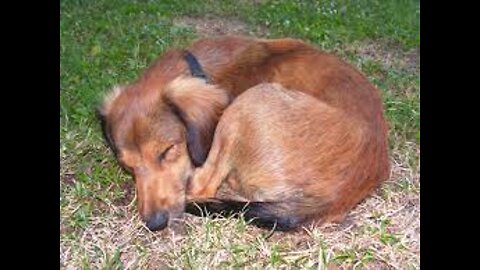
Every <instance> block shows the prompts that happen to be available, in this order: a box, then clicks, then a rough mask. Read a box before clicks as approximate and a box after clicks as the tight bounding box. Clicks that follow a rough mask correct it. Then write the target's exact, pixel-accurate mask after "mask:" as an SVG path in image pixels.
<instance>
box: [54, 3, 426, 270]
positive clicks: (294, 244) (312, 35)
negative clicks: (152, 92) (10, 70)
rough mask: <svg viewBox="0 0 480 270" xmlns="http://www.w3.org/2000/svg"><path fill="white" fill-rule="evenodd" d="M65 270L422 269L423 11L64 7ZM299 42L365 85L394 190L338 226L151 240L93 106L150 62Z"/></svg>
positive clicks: (216, 222) (315, 6) (201, 226)
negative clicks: (218, 46) (240, 44)
mask: <svg viewBox="0 0 480 270" xmlns="http://www.w3.org/2000/svg"><path fill="white" fill-rule="evenodd" d="M60 6H61V15H60V41H61V46H60V86H61V95H60V105H61V114H60V123H61V125H60V138H61V144H60V145H61V147H60V162H61V164H60V165H61V169H60V191H61V193H60V215H61V219H60V264H61V269H245V268H247V269H327V268H328V269H337V268H338V269H419V264H420V180H419V178H420V163H419V155H420V101H419V100H420V50H419V47H420V29H419V28H420V4H419V1H405V0H402V1H400V0H399V1H394V0H388V1H387V0H385V1H381V0H377V1H375V0H363V1H287V0H277V1H262V0H256V1H255V0H252V1H247V0H237V1H233V0H227V1H213V0H209V1H186V0H163V1H147V0H144V1H127V0H108V1H107V0H96V1H93V0H92V1H80V0H77V1H69V0H61V2H60ZM229 33H233V34H247V35H255V36H259V37H285V36H289V37H296V38H301V39H304V40H307V41H309V42H311V43H313V44H316V45H317V46H318V47H319V48H321V49H322V50H325V51H328V52H331V53H334V54H336V55H338V56H339V57H341V58H342V59H344V60H345V61H347V62H349V63H351V64H352V65H354V66H356V67H357V68H358V69H360V70H361V71H363V72H364V73H365V74H366V75H367V76H368V78H369V79H370V80H371V81H372V82H373V83H374V84H375V85H376V86H377V87H378V89H379V90H380V92H381V95H382V98H383V101H384V104H385V113H386V116H387V119H388V122H389V125H390V134H389V139H390V140H389V141H390V154H391V163H392V172H391V178H390V180H389V181H387V182H385V183H384V184H383V185H382V186H381V187H380V188H379V189H378V190H377V192H376V193H375V194H373V195H372V196H370V197H369V198H368V199H367V200H365V201H364V202H362V203H361V204H360V205H358V207H356V208H355V209H354V210H353V211H352V212H351V213H350V214H349V216H348V218H347V220H346V221H345V222H344V223H343V224H339V225H325V226H322V227H309V228H305V229H304V230H301V231H299V232H295V233H281V232H275V233H271V232H269V231H266V230H262V229H258V228H256V227H253V226H249V225H248V224H247V223H246V222H245V220H244V219H242V218H238V219H237V218H216V219H212V218H209V217H204V218H201V217H193V216H187V217H186V226H185V229H184V231H183V232H180V233H178V232H177V233H176V232H174V231H173V230H165V231H162V232H157V233H152V232H150V231H148V230H147V229H146V228H145V227H144V226H143V224H142V222H141V221H140V219H139V218H138V216H137V210H136V204H135V192H134V189H133V181H132V179H131V177H130V176H129V175H128V174H126V173H125V172H124V171H123V170H122V169H121V168H120V167H119V166H118V165H117V163H116V162H115V160H114V158H113V156H112V153H111V152H110V151H109V149H107V147H106V145H105V143H104V141H103V139H102V137H101V132H100V126H99V123H98V121H97V119H96V117H95V108H96V106H97V105H98V104H99V102H100V100H101V97H102V96H103V95H104V94H105V93H106V91H108V90H109V89H111V88H112V87H113V86H114V85H116V84H122V83H127V82H129V81H131V80H134V79H135V78H136V77H137V76H138V74H139V73H140V72H141V71H142V70H143V69H144V68H146V67H147V66H148V65H149V64H150V63H151V62H152V61H153V60H154V59H155V58H156V57H158V55H159V54H161V53H163V52H165V51H166V50H167V49H169V48H171V47H179V46H186V45H188V44H189V43H190V42H191V41H193V40H194V39H195V38H198V37H205V36H212V35H220V34H229Z"/></svg>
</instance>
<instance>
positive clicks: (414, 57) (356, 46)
mask: <svg viewBox="0 0 480 270" xmlns="http://www.w3.org/2000/svg"><path fill="white" fill-rule="evenodd" d="M344 51H346V52H350V53H353V54H356V55H358V56H360V57H361V58H363V59H369V60H374V61H376V62H379V63H382V65H383V66H384V67H385V68H387V69H389V68H399V69H405V70H408V71H415V70H419V69H420V49H419V48H415V49H411V50H409V51H404V50H402V49H401V48H400V47H399V46H398V45H393V44H389V43H387V42H382V41H379V40H377V41H365V42H360V43H353V44H350V45H347V46H346V48H344Z"/></svg>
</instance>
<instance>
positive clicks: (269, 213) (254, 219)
mask: <svg viewBox="0 0 480 270" xmlns="http://www.w3.org/2000/svg"><path fill="white" fill-rule="evenodd" d="M295 208H296V207H295V206H294V205H293V204H292V203H286V202H242V201H234V200H223V199H212V200H206V201H202V202H192V203H189V204H187V209H186V211H187V212H188V213H190V214H194V215H202V213H204V211H206V212H208V213H215V214H222V215H223V216H232V215H234V214H239V213H243V216H244V218H245V219H246V220H248V221H250V222H251V223H252V224H254V225H257V226H259V227H263V228H269V229H274V230H278V231H289V230H293V229H296V228H298V227H299V226H300V225H302V224H303V223H305V222H306V221H307V219H308V217H307V216H305V215H299V213H296V212H295V211H294V209H295Z"/></svg>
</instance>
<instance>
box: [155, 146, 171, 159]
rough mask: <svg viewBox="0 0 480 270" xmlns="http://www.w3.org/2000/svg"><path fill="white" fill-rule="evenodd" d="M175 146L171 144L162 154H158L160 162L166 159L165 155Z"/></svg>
mask: <svg viewBox="0 0 480 270" xmlns="http://www.w3.org/2000/svg"><path fill="white" fill-rule="evenodd" d="M173 146H174V145H173V144H172V145H170V146H169V147H167V148H166V149H165V150H164V151H163V152H162V153H161V154H160V155H158V157H157V160H158V162H162V161H163V160H164V159H165V157H166V156H167V154H168V151H170V150H171V149H172V148H173Z"/></svg>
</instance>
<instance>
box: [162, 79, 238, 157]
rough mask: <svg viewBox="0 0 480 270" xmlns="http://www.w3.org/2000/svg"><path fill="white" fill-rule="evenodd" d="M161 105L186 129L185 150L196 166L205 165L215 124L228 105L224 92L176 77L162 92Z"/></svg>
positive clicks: (201, 83) (208, 85) (199, 81)
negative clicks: (162, 103) (186, 148)
mask: <svg viewBox="0 0 480 270" xmlns="http://www.w3.org/2000/svg"><path fill="white" fill-rule="evenodd" d="M163 99H164V101H165V102H166V103H167V104H169V105H170V106H171V107H172V109H173V111H174V112H175V114H177V115H178V116H179V118H180V119H181V120H182V122H183V123H184V124H185V126H186V129H187V147H188V152H189V155H190V158H191V159H192V162H193V164H194V165H195V166H200V165H201V164H203V162H205V159H206V158H207V155H208V151H209V150H210V146H211V144H212V139H213V134H214V132H215V127H216V125H217V122H218V120H219V118H220V116H221V114H222V112H223V110H224V109H225V108H226V107H227V105H228V103H229V97H228V95H227V93H226V91H224V90H222V89H219V88H218V87H216V86H215V85H212V84H207V83H206V82H205V81H204V80H202V79H199V78H191V77H183V76H181V77H178V78H176V79H175V80H173V81H172V82H170V83H169V84H168V85H167V86H166V88H165V91H164V92H163Z"/></svg>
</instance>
